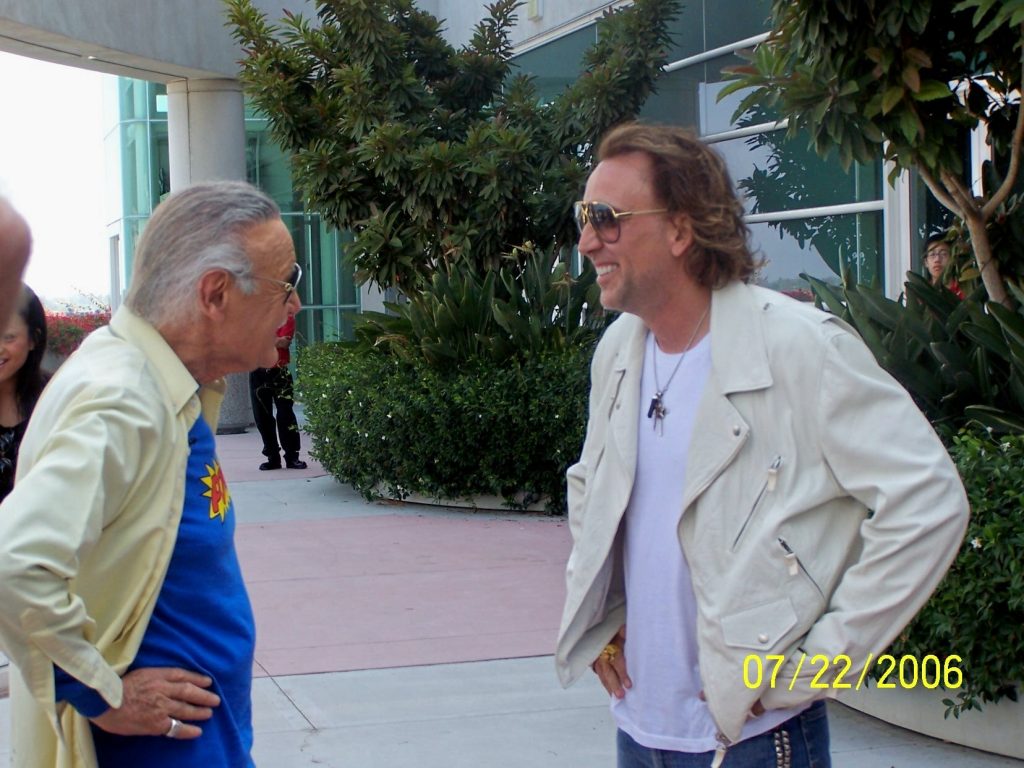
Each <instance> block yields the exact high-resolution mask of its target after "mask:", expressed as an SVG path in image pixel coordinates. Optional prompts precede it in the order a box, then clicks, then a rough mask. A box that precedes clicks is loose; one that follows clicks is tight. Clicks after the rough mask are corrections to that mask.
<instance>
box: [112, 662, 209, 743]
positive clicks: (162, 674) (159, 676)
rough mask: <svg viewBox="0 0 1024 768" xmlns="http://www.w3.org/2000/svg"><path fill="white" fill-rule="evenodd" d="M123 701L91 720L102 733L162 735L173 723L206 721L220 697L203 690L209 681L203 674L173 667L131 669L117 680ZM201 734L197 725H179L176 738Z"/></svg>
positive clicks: (187, 737) (194, 737)
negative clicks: (120, 686)
mask: <svg viewBox="0 0 1024 768" xmlns="http://www.w3.org/2000/svg"><path fill="white" fill-rule="evenodd" d="M121 683H122V685H123V688H124V699H123V701H122V702H121V706H120V707H118V708H117V709H114V708H110V709H108V710H107V711H106V712H104V713H103V714H102V715H100V716H98V717H94V718H92V722H94V723H96V725H98V726H99V727H100V728H102V729H103V730H104V731H108V732H109V733H116V734H118V735H119V736H164V735H166V734H167V732H168V731H169V730H170V728H171V726H172V725H173V724H174V720H193V721H194V720H209V719H210V718H211V717H213V707H216V706H219V705H220V696H218V695H217V694H215V693H213V691H208V690H206V689H207V688H209V687H210V686H211V685H212V684H213V681H212V680H211V679H210V678H209V677H207V676H206V675H200V674H198V673H196V672H189V671H188V670H186V669H177V668H173V667H146V668H143V669H135V670H132V671H131V672H129V673H128V674H127V675H125V676H124V677H123V678H121ZM202 734H203V731H202V729H201V728H200V727H199V726H197V725H190V724H188V723H182V725H181V726H180V727H179V728H177V729H176V730H175V732H174V737H175V738H176V739H197V738H199V737H200V736H201V735H202Z"/></svg>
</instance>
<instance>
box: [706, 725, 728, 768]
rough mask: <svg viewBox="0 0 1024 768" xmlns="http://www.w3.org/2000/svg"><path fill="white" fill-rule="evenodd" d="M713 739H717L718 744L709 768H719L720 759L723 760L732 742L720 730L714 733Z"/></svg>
mask: <svg viewBox="0 0 1024 768" xmlns="http://www.w3.org/2000/svg"><path fill="white" fill-rule="evenodd" d="M715 739H717V740H718V746H717V747H716V748H715V756H714V758H712V760H711V768H719V766H721V765H722V761H723V760H725V753H726V752H727V751H729V747H731V746H732V742H731V741H729V739H728V738H726V735H725V734H724V733H722V732H721V731H719V732H718V733H716V734H715Z"/></svg>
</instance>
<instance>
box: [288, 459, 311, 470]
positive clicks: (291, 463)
mask: <svg viewBox="0 0 1024 768" xmlns="http://www.w3.org/2000/svg"><path fill="white" fill-rule="evenodd" d="M284 465H285V466H286V467H288V469H305V468H306V462H304V461H299V460H298V459H285V460H284Z"/></svg>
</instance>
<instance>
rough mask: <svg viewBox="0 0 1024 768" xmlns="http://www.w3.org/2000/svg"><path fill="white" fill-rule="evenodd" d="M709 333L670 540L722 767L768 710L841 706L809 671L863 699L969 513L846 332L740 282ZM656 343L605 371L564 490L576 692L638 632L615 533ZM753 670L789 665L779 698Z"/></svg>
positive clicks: (889, 387)
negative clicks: (686, 582) (757, 659)
mask: <svg viewBox="0 0 1024 768" xmlns="http://www.w3.org/2000/svg"><path fill="white" fill-rule="evenodd" d="M710 327H711V331H710V332H711V373H710V378H709V380H708V382H707V385H706V387H705V391H704V395H703V399H702V400H701V403H700V408H699V412H698V415H697V421H696V423H695V425H694V429H693V438H692V443H691V445H690V450H689V466H688V467H687V468H686V476H685V486H684V489H685V490H684V501H683V506H682V508H681V509H680V510H679V525H678V529H677V531H678V536H679V545H680V547H681V548H682V549H683V552H684V553H685V555H686V561H687V562H688V563H689V565H690V570H691V572H692V578H693V586H694V593H695V597H696V601H697V607H698V616H697V627H696V631H697V640H698V647H699V655H700V672H701V678H702V680H703V684H704V691H705V695H706V697H707V703H708V707H709V708H710V711H711V714H712V717H713V718H714V720H715V723H716V724H717V726H718V728H719V742H720V744H721V745H722V746H723V747H726V746H728V745H729V744H731V743H732V742H733V741H735V740H736V739H737V738H738V737H739V734H740V730H741V728H742V726H743V723H744V722H745V720H746V718H747V714H748V712H749V711H750V709H751V707H752V706H753V704H754V703H755V702H756V701H758V700H759V699H760V700H761V702H762V703H763V705H764V706H765V707H766V708H768V709H772V708H781V707H788V706H794V705H799V704H802V703H806V702H809V701H811V700H813V699H818V698H822V697H823V696H824V695H826V694H827V693H830V692H832V691H830V690H829V689H828V686H826V689H825V690H821V689H813V688H812V687H811V685H810V684H811V680H812V678H813V676H814V674H815V672H816V671H817V670H818V669H820V667H821V664H820V663H819V665H818V667H814V666H813V665H811V664H810V663H808V662H809V661H810V659H811V657H813V656H814V655H815V654H824V655H825V656H827V657H828V658H829V659H830V660H831V659H834V658H835V657H837V656H841V655H845V656H848V657H849V658H850V660H851V662H852V668H851V669H850V670H849V672H848V673H847V679H848V680H850V681H851V682H855V681H856V679H857V677H856V676H857V675H859V673H860V671H861V668H862V667H863V666H864V665H865V662H866V661H867V660H868V658H869V654H872V656H871V658H876V657H877V655H878V654H879V652H881V651H882V650H883V649H884V648H886V646H887V645H888V644H889V643H890V642H891V641H892V640H893V638H895V637H896V635H897V634H898V633H899V632H900V631H901V630H902V629H903V627H904V626H905V625H906V624H907V623H908V622H909V621H910V619H911V618H913V616H914V614H915V613H916V612H917V611H918V609H919V608H920V607H921V606H922V604H923V603H924V602H925V600H926V599H927V598H928V596H929V595H930V594H931V592H932V591H933V590H934V588H935V587H936V585H937V584H938V582H939V580H940V579H941V578H942V575H943V574H944V573H945V571H946V569H947V568H948V567H949V564H950V563H951V562H952V560H953V558H954V556H955V555H956V552H957V550H958V547H959V545H960V543H961V540H962V538H963V534H964V530H965V528H966V524H967V517H968V505H967V498H966V494H965V493H964V489H963V486H962V485H961V483H960V479H959V476H958V474H957V471H956V467H955V466H954V465H953V463H952V461H951V460H950V458H949V455H948V454H947V452H946V450H945V448H944V447H943V445H942V443H941V442H940V441H939V439H938V437H937V436H936V435H935V433H934V431H933V430H932V428H931V426H930V425H929V424H928V422H927V420H926V419H925V418H924V416H923V415H922V414H921V412H920V411H919V410H918V408H917V407H916V406H915V405H914V403H913V401H912V400H911V398H910V396H909V395H908V394H907V392H906V391H905V390H904V389H903V388H902V387H901V386H900V385H899V384H898V383H897V382H896V381H894V380H893V379H892V378H891V377H890V376H889V375H888V374H887V373H885V372H884V371H883V370H882V369H881V368H880V367H879V366H878V364H877V363H876V362H875V359H874V357H873V356H872V355H871V353H870V351H869V350H868V349H867V348H866V347H865V345H864V344H863V342H861V340H860V339H859V338H858V337H857V336H856V335H855V334H854V333H853V332H852V331H851V330H850V329H849V327H848V326H846V325H845V324H844V323H842V322H841V321H839V320H838V319H837V318H835V317H833V316H831V315H828V314H825V313H823V312H820V311H818V310H816V309H814V308H813V307H812V306H809V305H805V304H801V303H799V302H796V301H794V300H792V299H790V298H788V297H785V296H783V295H781V294H779V293H776V292H774V291H769V290H766V289H763V288H757V287H753V286H749V285H745V284H742V283H738V282H737V283H732V284H730V285H728V286H726V287H725V288H722V289H720V290H716V291H714V292H713V295H712V303H711V326H710ZM646 333H647V329H646V328H645V327H644V326H643V324H642V322H641V321H640V320H639V318H637V317H635V316H631V315H623V316H622V317H620V318H619V319H618V320H616V321H615V323H613V324H612V326H611V327H609V329H608V330H607V332H606V333H605V335H604V338H603V339H602V340H601V342H600V344H599V345H598V348H597V351H596V353H595V356H594V360H593V364H592V370H591V373H592V383H591V398H590V415H589V422H588V426H587V437H586V441H585V443H584V446H583V453H582V456H581V458H580V461H579V463H577V464H576V465H574V466H573V467H571V468H570V469H569V471H568V484H569V487H568V493H569V524H570V528H571V531H572V536H573V542H574V543H573V550H572V554H571V555H570V558H569V562H568V566H567V573H566V580H567V587H568V592H567V597H566V603H565V610H564V613H563V616H562V623H561V629H560V631H559V638H558V646H557V650H556V657H555V662H556V666H557V671H558V674H559V677H560V679H561V680H562V683H563V685H569V684H570V683H572V682H573V681H574V680H575V679H576V678H578V677H579V676H580V675H581V674H583V673H584V672H585V671H587V669H588V667H589V665H590V664H591V663H592V662H593V661H594V660H595V659H596V658H597V656H598V653H599V652H600V651H601V648H602V647H603V646H604V645H605V644H606V643H607V642H608V641H609V640H610V638H611V637H612V636H613V635H614V634H615V632H616V631H617V630H618V628H619V627H620V626H621V625H622V624H623V623H624V622H625V619H626V595H625V588H624V585H623V576H622V570H621V560H622V558H621V541H620V537H619V536H618V533H619V529H620V523H621V521H622V517H623V513H624V512H625V509H626V505H627V503H628V502H629V497H630V492H631V489H632V485H633V477H634V474H635V468H636V453H637V422H638V415H637V414H638V409H639V402H638V398H639V391H640V376H641V370H642V367H643V354H644V339H645V335H646ZM680 481H681V482H683V481H684V479H683V478H682V477H680ZM627 631H628V630H627ZM627 642H628V640H627ZM949 651H950V652H951V653H955V652H956V649H955V648H951V649H949ZM750 654H758V655H760V656H761V657H762V659H763V658H764V656H765V655H766V654H782V655H784V656H785V657H786V658H787V661H786V662H785V663H784V666H783V667H782V668H781V669H780V670H779V673H778V677H777V680H776V685H775V687H774V688H770V687H769V685H768V675H767V674H766V675H765V676H764V680H763V681H762V685H761V686H760V687H758V688H754V689H751V688H748V687H747V686H746V685H745V683H744V677H743V672H744V661H745V659H746V657H747V656H748V655H750ZM802 654H806V656H803V657H802ZM801 658H803V659H804V661H803V665H802V667H801V668H800V671H799V674H797V665H798V664H800V663H801ZM837 671H838V667H832V669H830V671H829V673H828V674H827V675H826V676H825V677H824V678H823V679H824V680H826V681H832V680H833V677H834V674H833V673H834V672H837ZM818 682H819V684H820V682H821V679H819V681H818ZM791 683H792V686H791ZM791 687H792V690H791V689H790V688H791Z"/></svg>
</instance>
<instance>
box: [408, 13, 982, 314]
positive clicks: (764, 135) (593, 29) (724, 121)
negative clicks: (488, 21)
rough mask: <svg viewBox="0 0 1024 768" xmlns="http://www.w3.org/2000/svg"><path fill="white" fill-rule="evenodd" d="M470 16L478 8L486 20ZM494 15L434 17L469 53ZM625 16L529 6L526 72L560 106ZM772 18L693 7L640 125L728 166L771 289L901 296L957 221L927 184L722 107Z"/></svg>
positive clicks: (516, 34)
mask: <svg viewBox="0 0 1024 768" xmlns="http://www.w3.org/2000/svg"><path fill="white" fill-rule="evenodd" d="M467 5H476V9H475V13H474V12H473V11H471V10H470V9H469V8H467ZM485 5H486V3H485V2H483V1H482V0H476V1H475V2H473V3H467V2H465V0H436V2H435V3H433V6H434V7H433V8H431V10H432V12H434V13H435V15H437V16H438V17H440V18H445V19H446V20H447V23H446V28H447V34H448V37H449V39H450V41H451V42H452V43H454V44H456V45H461V44H464V43H465V42H466V41H467V40H469V38H470V35H471V34H472V30H473V26H474V24H475V23H476V22H477V21H478V20H479V19H480V18H482V17H483V16H484V15H485V13H486V10H485ZM625 5H628V3H627V2H607V1H605V2H596V1H595V0H529V2H526V3H524V4H523V6H522V7H521V8H520V11H519V17H520V18H519V20H518V23H517V25H516V27H515V29H514V30H513V32H512V42H513V44H514V50H515V62H516V64H517V66H518V67H519V69H520V71H522V72H524V73H526V74H529V75H532V76H534V77H535V78H536V85H537V89H538V92H539V93H540V94H541V96H542V97H547V98H550V97H553V96H554V95H555V94H557V93H558V92H560V91H561V89H562V88H564V87H565V86H566V85H568V84H569V83H570V82H572V81H573V80H575V78H576V77H577V76H578V75H579V74H580V73H581V60H582V56H583V53H584V51H586V49H587V48H588V47H589V46H590V45H592V44H593V43H594V42H595V41H596V39H597V35H598V31H599V28H600V24H601V23H602V17H603V16H604V14H605V13H607V12H608V11H610V10H613V9H616V8H621V7H623V6H625ZM425 7H426V6H425ZM770 10H771V2H770V0H686V2H684V3H683V5H682V9H681V12H680V14H679V15H678V17H677V18H676V19H675V21H674V22H673V23H672V25H671V30H670V31H671V34H672V37H673V44H672V47H671V49H670V52H669V63H668V65H667V67H666V73H665V75H664V77H663V78H662V79H661V81H660V82H659V84H658V86H657V88H658V92H657V94H656V95H654V96H653V97H651V98H650V99H649V100H648V102H647V104H646V105H645V106H644V109H643V111H642V112H641V114H640V117H641V119H645V120H651V121H656V122H661V123H670V124H676V125H682V126H686V127H688V128H691V129H692V130H694V131H695V132H696V133H697V134H698V135H699V136H701V137H702V138H703V139H704V140H705V141H707V142H708V143H710V144H713V145H714V147H715V148H716V149H717V150H718V151H719V152H720V153H721V155H722V156H723V157H724V159H725V161H726V164H727V166H728V168H729V170H730V171H731V174H732V177H733V181H734V183H735V185H736V188H737V191H738V193H739V194H740V196H741V198H742V199H743V202H744V205H745V208H746V211H747V223H748V224H749V226H750V230H751V235H752V239H753V245H754V248H755V250H756V251H757V252H758V253H759V255H760V256H761V257H762V258H764V260H765V267H764V269H763V271H762V275H761V280H762V282H763V283H764V284H765V285H766V286H768V287H771V288H775V289H778V290H782V291H786V292H788V293H792V294H796V295H804V296H806V295H807V284H806V282H805V281H804V280H803V279H802V278H801V277H800V275H801V274H804V273H806V274H808V275H811V276H812V277H816V278H819V279H822V280H826V281H828V282H837V281H838V280H839V279H840V276H841V275H844V274H849V275H851V276H852V277H853V278H854V279H856V280H858V281H860V282H865V283H873V284H876V285H878V286H880V287H882V288H883V289H884V290H885V292H886V294H887V295H889V296H892V297H895V296H897V295H899V293H900V292H901V290H902V287H903V282H904V275H905V273H906V272H907V271H908V270H911V269H919V268H920V253H921V250H922V246H923V243H924V241H925V239H926V238H927V237H928V236H929V235H931V234H934V233H935V232H936V231H938V230H939V229H941V228H942V227H943V226H946V225H948V223H949V220H950V219H949V214H948V213H947V212H946V211H945V210H944V209H942V208H941V207H940V206H939V205H938V203H936V202H935V200H934V199H933V198H932V196H931V195H930V193H928V191H927V189H926V188H925V186H924V184H923V183H921V182H920V181H919V180H918V179H917V178H915V177H914V175H913V174H903V175H902V176H900V177H899V178H898V179H897V181H896V184H895V186H890V185H889V184H888V183H887V182H886V181H885V177H886V176H887V174H888V171H889V168H887V167H885V166H884V164H883V162H882V161H881V159H879V160H878V161H876V162H874V163H871V164H869V165H859V164H858V165H854V166H853V167H852V168H851V169H850V170H849V171H848V172H844V171H843V169H842V167H841V165H840V163H839V161H838V159H837V158H836V157H835V156H834V155H833V156H832V157H830V158H826V159H822V158H820V157H818V156H817V155H816V154H815V153H814V151H813V149H811V148H809V147H808V140H807V138H806V137H803V136H798V137H796V138H793V139H789V138H787V137H786V128H787V124H786V123H785V122H780V121H778V120H777V116H776V115H774V114H772V113H771V112H769V111H768V110H766V109H761V108H755V109H751V110H747V111H746V112H745V113H744V114H742V115H734V112H735V109H736V107H737V106H738V105H739V103H740V102H741V101H742V99H743V94H742V93H738V94H732V95H730V96H728V97H726V98H725V99H723V100H721V101H719V94H720V92H721V91H722V89H723V88H724V86H725V85H726V81H725V78H724V76H723V74H722V71H723V69H725V68H727V67H731V66H736V65H739V64H742V63H744V62H743V59H741V58H740V56H739V55H738V52H739V51H742V50H744V49H750V48H752V47H753V46H754V45H756V44H757V43H758V42H760V41H762V40H764V39H765V38H766V37H767V31H768V21H769V14H770ZM965 143H966V145H967V146H966V147H965V154H966V155H969V156H974V167H975V168H980V160H981V159H982V156H983V155H984V154H985V152H986V148H985V144H984V137H983V136H980V135H974V136H971V137H968V138H967V140H966V142H965ZM968 167H970V165H968Z"/></svg>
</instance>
